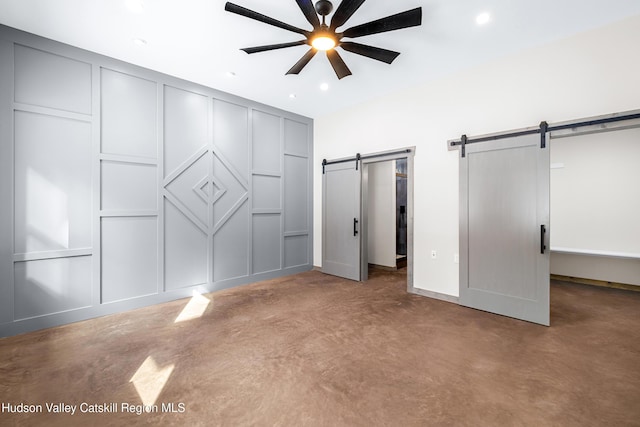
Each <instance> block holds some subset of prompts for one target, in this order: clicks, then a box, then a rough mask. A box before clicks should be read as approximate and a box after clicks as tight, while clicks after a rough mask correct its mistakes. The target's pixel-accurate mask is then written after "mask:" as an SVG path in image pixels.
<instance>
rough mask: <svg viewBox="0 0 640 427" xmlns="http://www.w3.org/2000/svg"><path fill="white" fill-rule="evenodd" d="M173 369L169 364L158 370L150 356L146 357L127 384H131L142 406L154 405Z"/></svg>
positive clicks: (172, 365)
mask: <svg viewBox="0 0 640 427" xmlns="http://www.w3.org/2000/svg"><path fill="white" fill-rule="evenodd" d="M174 367H175V365H174V364H171V365H167V366H165V367H163V368H160V367H158V365H157V364H156V361H155V360H153V357H151V356H149V357H147V358H146V359H145V361H144V362H143V363H142V365H140V367H139V368H138V370H137V371H136V373H135V374H134V375H133V377H131V379H130V380H129V382H131V383H133V386H134V387H135V388H136V391H137V392H138V395H139V396H140V399H141V400H142V404H143V405H153V404H155V403H156V400H157V399H158V396H160V393H161V392H162V389H164V386H165V385H166V384H167V381H168V380H169V377H170V376H171V373H172V372H173V368H174Z"/></svg>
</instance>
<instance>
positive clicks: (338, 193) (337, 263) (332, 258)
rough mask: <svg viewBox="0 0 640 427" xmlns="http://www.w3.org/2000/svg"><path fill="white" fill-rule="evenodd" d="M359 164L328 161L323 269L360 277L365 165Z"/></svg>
mask: <svg viewBox="0 0 640 427" xmlns="http://www.w3.org/2000/svg"><path fill="white" fill-rule="evenodd" d="M356 165H357V163H356V160H353V161H350V162H344V163H336V164H329V165H326V166H325V171H324V175H323V188H322V271H323V272H324V273H328V274H333V275H335V276H340V277H345V278H347V279H352V280H360V250H361V246H360V236H361V233H360V210H361V205H360V191H361V187H360V186H361V169H362V168H359V167H357V166H356Z"/></svg>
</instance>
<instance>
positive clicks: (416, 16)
mask: <svg viewBox="0 0 640 427" xmlns="http://www.w3.org/2000/svg"><path fill="white" fill-rule="evenodd" d="M420 24H422V8H421V7H416V8H415V9H411V10H407V11H405V12H401V13H397V14H395V15H391V16H387V17H386V18H381V19H376V20H375V21H371V22H367V23H366V24H362V25H356V26H355V27H351V28H349V29H347V30H345V31H344V33H343V34H342V35H343V37H351V38H353V37H362V36H368V35H370V34H377V33H384V32H387V31H393V30H400V29H402V28H408V27H415V26H418V25H420Z"/></svg>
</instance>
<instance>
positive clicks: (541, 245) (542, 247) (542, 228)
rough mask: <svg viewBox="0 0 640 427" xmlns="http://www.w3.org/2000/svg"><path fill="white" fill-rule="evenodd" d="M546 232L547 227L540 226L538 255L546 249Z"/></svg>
mask: <svg viewBox="0 0 640 427" xmlns="http://www.w3.org/2000/svg"><path fill="white" fill-rule="evenodd" d="M546 232H547V227H545V226H544V224H542V225H541V226H540V253H541V254H544V251H545V249H547V246H546V245H545V244H544V235H545V233H546Z"/></svg>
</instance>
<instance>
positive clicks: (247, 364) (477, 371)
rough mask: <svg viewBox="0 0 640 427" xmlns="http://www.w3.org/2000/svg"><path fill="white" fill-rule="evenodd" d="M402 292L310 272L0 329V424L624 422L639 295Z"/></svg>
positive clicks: (635, 400) (639, 410)
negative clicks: (469, 300) (516, 313)
mask: <svg viewBox="0 0 640 427" xmlns="http://www.w3.org/2000/svg"><path fill="white" fill-rule="evenodd" d="M405 289H406V282H405V277H404V275H403V274H402V271H400V272H381V271H375V272H373V273H372V275H371V279H370V280H369V281H368V282H366V283H364V284H363V283H356V282H351V281H348V280H341V279H337V278H335V277H331V276H327V275H323V274H322V273H320V272H317V271H312V272H308V273H304V274H299V275H295V276H289V277H285V278H280V279H275V280H270V281H266V282H261V283H257V284H253V285H249V286H245V287H240V288H235V289H230V290H226V291H221V292H218V293H214V294H207V295H205V296H204V297H199V298H195V297H194V298H193V299H192V300H180V301H174V302H171V303H167V304H162V305H157V306H153V307H148V308H144V309H140V310H135V311H131V312H127V313H123V314H118V315H112V316H107V317H103V318H99V319H93V320H89V321H85V322H79V323H75V324H71V325H66V326H62V327H57V328H52V329H47V330H43V331H38V332H33V333H29V334H25V335H20V336H16V337H11V338H5V339H0V405H2V407H0V409H3V412H2V411H0V425H3V426H4V425H25V426H26V425H29V426H31V425H47V426H52V425H53V426H55V425H60V426H69V425H94V426H101V425H114V426H115V425H137V424H154V425H189V426H192V425H229V426H245V425H268V426H273V425H280V426H300V425H309V426H316V425H318V426H325V425H326V426H334V425H344V426H360V425H362V426H371V425H381V426H383V425H388V426H412V425H416V426H418V425H420V426H425V425H426V426H429V425H454V426H503V425H505V426H604V425H612V426H614V425H615V426H639V425H640V404H639V402H640V293H634V292H628V291H621V290H614V289H602V288H596V287H589V286H582V285H575V284H566V283H560V282H555V283H553V285H552V287H551V306H552V307H551V321H552V326H551V327H550V328H546V327H543V326H538V325H534V324H530V323H526V322H522V321H518V320H514V319H510V318H506V317H502V316H497V315H493V314H489V313H485V312H481V311H477V310H472V309H468V308H464V307H460V306H458V305H455V304H451V303H446V302H442V301H437V300H432V299H428V298H424V297H420V296H416V295H410V294H407V293H406V290H405ZM204 298H207V299H208V300H205V299H204ZM185 307H187V308H186V309H185ZM181 315H182V318H185V317H186V318H187V319H186V320H183V321H180V322H177V323H176V319H177V318H179V317H180V316H181ZM189 317H191V318H190V319H189ZM21 403H22V404H30V405H34V406H33V407H31V409H35V410H36V411H37V410H39V409H40V408H41V410H42V412H37V413H31V414H25V413H10V411H12V410H17V409H20V408H21V409H23V410H24V406H23V407H20V406H17V405H19V404H21ZM47 403H50V404H51V403H63V404H67V405H69V407H68V409H69V410H73V409H74V408H73V407H74V406H75V411H76V412H75V414H74V415H71V414H58V413H53V412H49V411H50V410H53V407H47ZM9 404H11V405H13V406H10V407H9V406H7V405H9ZM112 404H113V405H112ZM142 404H146V405H147V406H146V407H145V408H142V407H140V406H139V405H142ZM163 404H164V407H163ZM56 408H58V409H66V408H64V407H63V408H60V407H59V406H57V407H56ZM114 408H115V411H113V412H106V413H100V414H94V413H89V412H86V411H89V410H93V411H99V410H102V411H105V410H113V409H114ZM145 409H146V410H148V411H151V412H144V410H145ZM155 410H157V411H158V412H154V411H155ZM81 411H85V412H81ZM129 411H133V412H129ZM136 411H137V412H140V414H138V413H136Z"/></svg>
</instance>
